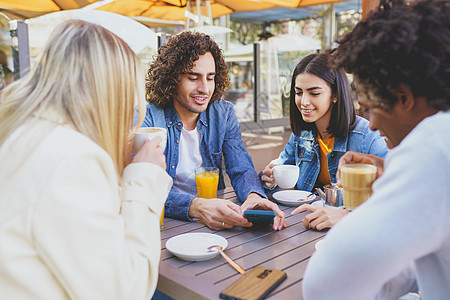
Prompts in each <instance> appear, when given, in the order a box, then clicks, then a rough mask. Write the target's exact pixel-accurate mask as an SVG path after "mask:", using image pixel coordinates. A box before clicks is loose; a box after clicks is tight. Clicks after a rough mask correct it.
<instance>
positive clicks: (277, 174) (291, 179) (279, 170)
mask: <svg viewBox="0 0 450 300" xmlns="http://www.w3.org/2000/svg"><path fill="white" fill-rule="evenodd" d="M298 174H299V168H298V166H296V165H278V166H275V167H273V177H274V178H275V182H276V183H277V184H278V186H279V187H280V188H282V189H290V188H293V187H294V186H295V184H296V183H297V180H298Z"/></svg>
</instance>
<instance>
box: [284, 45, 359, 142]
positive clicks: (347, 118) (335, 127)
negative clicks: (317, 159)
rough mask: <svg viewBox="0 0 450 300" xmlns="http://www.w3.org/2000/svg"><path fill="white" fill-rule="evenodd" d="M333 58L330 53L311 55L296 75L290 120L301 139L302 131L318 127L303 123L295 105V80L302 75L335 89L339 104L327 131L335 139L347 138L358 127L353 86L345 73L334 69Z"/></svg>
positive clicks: (335, 108) (334, 94) (332, 112)
mask: <svg viewBox="0 0 450 300" xmlns="http://www.w3.org/2000/svg"><path fill="white" fill-rule="evenodd" d="M332 61H333V58H332V56H331V55H330V54H328V53H320V54H317V53H316V54H310V55H308V56H306V57H304V58H303V59H302V60H301V61H300V62H299V63H298V64H297V66H296V67H295V69H294V71H293V73H292V81H291V93H290V104H289V120H290V123H291V130H292V132H293V133H294V134H295V135H297V136H299V135H300V132H301V131H302V130H312V129H313V128H314V127H315V126H316V125H315V124H314V123H307V122H305V121H304V120H303V117H302V114H301V113H300V111H299V109H298V107H297V104H296V103H295V93H296V91H295V79H296V78H297V76H298V75H299V74H303V73H308V74H312V75H315V76H317V77H319V78H321V79H322V80H323V81H325V82H326V83H327V84H328V86H329V87H330V89H331V95H333V96H336V98H337V102H336V104H334V105H333V108H332V109H331V118H330V123H329V124H328V127H327V131H328V133H331V134H332V135H333V136H335V137H345V136H347V135H348V133H349V132H350V130H351V129H353V127H354V126H355V121H356V112H355V106H354V105H353V98H352V95H351V88H350V84H349V83H348V80H347V75H345V72H344V70H343V69H339V68H334V67H333V65H334V64H333V62H332Z"/></svg>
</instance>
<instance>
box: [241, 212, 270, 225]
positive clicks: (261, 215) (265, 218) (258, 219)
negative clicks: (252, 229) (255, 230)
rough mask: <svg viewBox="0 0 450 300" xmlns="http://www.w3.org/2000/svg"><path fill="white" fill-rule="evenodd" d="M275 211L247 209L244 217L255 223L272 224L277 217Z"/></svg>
mask: <svg viewBox="0 0 450 300" xmlns="http://www.w3.org/2000/svg"><path fill="white" fill-rule="evenodd" d="M275 216H276V214H275V212H273V211H271V210H251V209H249V210H246V211H244V218H246V219H247V220H248V221H249V222H252V223H253V224H255V223H256V224H272V223H273V219H274V218H275Z"/></svg>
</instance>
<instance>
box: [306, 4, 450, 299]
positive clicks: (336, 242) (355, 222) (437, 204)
mask: <svg viewBox="0 0 450 300" xmlns="http://www.w3.org/2000/svg"><path fill="white" fill-rule="evenodd" d="M449 16H450V2H449V1H442V0H420V1H414V2H410V1H408V2H406V1H402V0H381V1H380V3H379V5H378V7H377V8H375V9H374V10H372V11H371V12H370V13H369V15H368V16H367V18H365V19H363V20H362V21H360V22H359V23H358V24H357V25H356V26H355V28H354V29H353V30H352V31H351V32H350V33H349V34H348V35H346V36H345V37H343V38H342V39H341V40H340V41H339V46H338V47H337V50H336V52H335V55H336V62H337V65H338V66H340V67H343V68H344V69H345V70H346V71H347V72H349V73H352V74H353V76H354V80H355V83H356V89H357V91H358V94H359V95H360V98H361V99H360V100H361V104H362V105H363V107H365V108H366V110H368V114H369V119H370V128H371V129H373V130H379V131H380V133H381V134H382V135H383V136H385V137H386V140H387V144H388V146H389V147H390V148H392V150H391V151H390V152H389V154H388V156H387V157H386V159H385V161H384V163H381V162H380V161H378V160H373V158H371V157H368V156H367V155H364V154H359V153H348V154H347V156H346V157H343V158H342V160H343V161H342V163H341V164H345V163H353V162H355V163H357V162H367V163H370V162H371V160H372V164H374V165H378V169H379V172H378V173H379V174H382V175H381V176H380V177H379V178H378V179H377V180H376V181H375V183H374V184H373V186H372V188H373V194H372V196H371V197H370V198H369V199H368V200H367V201H366V202H364V203H363V204H362V205H360V206H359V207H357V208H356V209H355V210H354V211H353V212H352V213H351V214H348V215H347V216H346V217H345V218H343V219H342V220H341V221H340V222H339V223H338V224H336V225H335V226H334V227H333V228H332V229H331V230H330V231H329V232H328V234H327V236H326V237H325V239H324V242H323V243H322V245H321V247H320V248H319V249H318V250H317V251H316V252H315V253H314V255H313V256H312V258H311V259H310V261H309V264H308V266H307V268H306V272H305V277H304V280H303V296H304V298H305V299H307V300H308V299H314V300H321V299H338V300H339V299H346V300H349V299H350V300H351V299H398V298H400V297H401V296H402V295H404V294H407V293H410V292H419V293H420V299H422V300H439V299H449V297H450V284H449V283H450V218H449V216H450V184H449V183H450V151H449V149H450V134H449V128H450V98H449V95H450V85H449V82H450V64H449V62H450V18H449ZM377 161H378V162H377ZM324 282H325V283H326V284H324Z"/></svg>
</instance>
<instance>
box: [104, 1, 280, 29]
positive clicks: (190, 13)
mask: <svg viewBox="0 0 450 300" xmlns="http://www.w3.org/2000/svg"><path fill="white" fill-rule="evenodd" d="M275 6H276V5H275V4H271V3H267V2H266V1H265V0H210V1H209V0H201V1H200V2H199V5H197V3H196V2H195V1H191V2H189V1H188V0H115V1H112V2H110V3H108V4H105V5H103V6H100V7H98V8H97V9H98V10H105V11H109V12H114V13H118V14H121V15H124V16H128V17H135V16H142V17H147V18H152V19H164V20H176V21H183V20H186V17H189V18H191V19H193V20H195V21H196V23H197V24H200V25H201V24H203V23H209V22H202V20H201V18H202V17H203V18H208V19H211V18H217V17H220V16H223V15H227V14H231V13H233V12H245V11H255V10H262V9H269V8H273V7H275ZM198 8H200V10H199V11H197V9H198ZM196 18H198V19H196Z"/></svg>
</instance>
